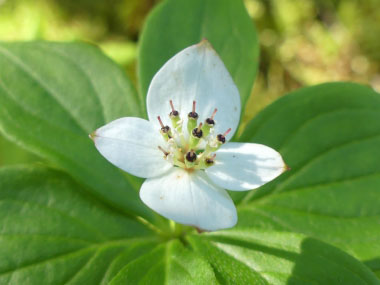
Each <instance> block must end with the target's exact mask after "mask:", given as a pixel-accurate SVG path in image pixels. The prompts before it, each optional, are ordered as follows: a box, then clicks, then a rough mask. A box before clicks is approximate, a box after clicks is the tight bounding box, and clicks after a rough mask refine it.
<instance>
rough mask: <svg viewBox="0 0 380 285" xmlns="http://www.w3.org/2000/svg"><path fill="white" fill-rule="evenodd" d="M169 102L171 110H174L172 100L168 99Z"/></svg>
mask: <svg viewBox="0 0 380 285" xmlns="http://www.w3.org/2000/svg"><path fill="white" fill-rule="evenodd" d="M169 103H170V107H172V111H173V112H174V111H175V109H174V105H173V101H172V100H170V101H169Z"/></svg>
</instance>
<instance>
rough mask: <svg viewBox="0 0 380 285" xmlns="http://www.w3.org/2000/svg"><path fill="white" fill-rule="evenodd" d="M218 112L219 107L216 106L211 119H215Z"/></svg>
mask: <svg viewBox="0 0 380 285" xmlns="http://www.w3.org/2000/svg"><path fill="white" fill-rule="evenodd" d="M216 112H218V109H217V108H215V110H214V112H213V113H212V115H211V119H212V120H214V117H215V114H216Z"/></svg>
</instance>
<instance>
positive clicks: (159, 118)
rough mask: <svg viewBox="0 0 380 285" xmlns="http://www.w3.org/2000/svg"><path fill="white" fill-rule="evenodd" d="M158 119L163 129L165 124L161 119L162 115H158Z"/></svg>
mask: <svg viewBox="0 0 380 285" xmlns="http://www.w3.org/2000/svg"><path fill="white" fill-rule="evenodd" d="M157 119H158V121H159V122H160V125H161V129H163V128H165V126H164V124H163V123H162V121H161V117H160V116H157Z"/></svg>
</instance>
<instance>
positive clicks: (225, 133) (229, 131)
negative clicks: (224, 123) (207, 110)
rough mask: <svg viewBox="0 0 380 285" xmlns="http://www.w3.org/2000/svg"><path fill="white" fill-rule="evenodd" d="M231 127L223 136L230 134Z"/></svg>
mask: <svg viewBox="0 0 380 285" xmlns="http://www.w3.org/2000/svg"><path fill="white" fill-rule="evenodd" d="M231 130H232V129H231V128H229V129H228V130H227V131H225V133H224V134H223V136H226V135H228V134H229V133H230V132H231Z"/></svg>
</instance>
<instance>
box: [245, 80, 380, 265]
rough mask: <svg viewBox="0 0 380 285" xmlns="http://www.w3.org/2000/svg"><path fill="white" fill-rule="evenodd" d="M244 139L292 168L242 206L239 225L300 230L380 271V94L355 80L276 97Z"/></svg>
mask: <svg viewBox="0 0 380 285" xmlns="http://www.w3.org/2000/svg"><path fill="white" fill-rule="evenodd" d="M241 140H242V141H252V142H259V143H263V144H266V145H269V146H271V147H274V148H275V149H277V150H279V151H280V152H281V154H282V155H283V157H284V159H285V161H286V162H287V164H289V165H290V167H291V168H292V169H291V171H288V172H287V173H285V174H283V175H282V176H281V177H280V178H279V179H277V180H276V181H274V182H272V183H269V184H267V185H266V186H264V187H262V188H261V189H259V190H258V191H251V192H249V193H248V194H247V196H245V198H244V199H243V200H242V203H241V204H240V206H239V219H240V223H239V224H240V226H253V225H255V226H260V227H264V228H275V229H278V230H286V231H293V232H301V233H305V234H307V235H310V236H314V237H317V238H320V239H322V240H324V241H327V242H329V243H332V244H334V245H336V246H339V247H340V248H342V249H344V250H346V251H347V252H349V253H350V254H352V255H353V256H355V257H356V258H358V259H359V260H361V261H363V262H364V263H365V264H367V265H368V266H369V267H370V268H372V269H373V270H374V271H379V270H380V226H379V221H380V192H379V189H380V163H379V157H380V147H379V146H380V95H379V94H377V93H375V92H374V91H373V90H372V89H370V88H368V87H364V86H360V85H357V84H351V83H330V84H323V85H319V86H315V87H310V88H304V89H301V90H299V91H296V92H293V93H292V94H289V95H287V96H285V97H283V98H282V99H280V100H278V101H277V102H275V103H274V104H272V105H271V106H269V107H268V108H267V109H265V110H264V111H263V112H262V113H261V114H260V115H259V116H258V117H257V118H256V119H255V120H253V122H252V123H251V124H250V125H249V126H248V128H247V130H246V131H245V134H244V136H243V137H242V138H241Z"/></svg>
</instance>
